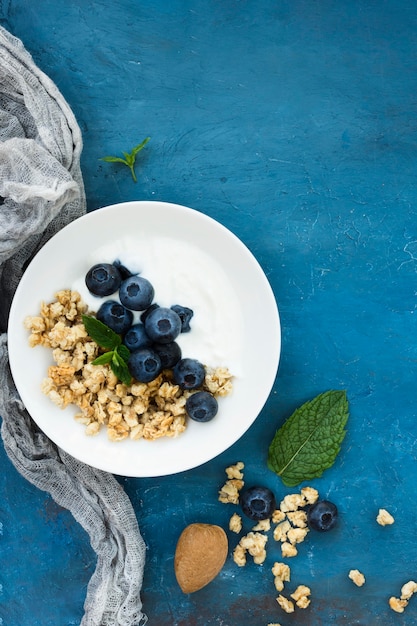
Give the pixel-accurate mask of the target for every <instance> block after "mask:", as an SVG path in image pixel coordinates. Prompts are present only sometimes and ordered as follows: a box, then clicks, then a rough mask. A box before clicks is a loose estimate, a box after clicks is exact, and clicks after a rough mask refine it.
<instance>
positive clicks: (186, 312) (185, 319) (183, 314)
mask: <svg viewBox="0 0 417 626" xmlns="http://www.w3.org/2000/svg"><path fill="white" fill-rule="evenodd" d="M171 309H172V310H173V311H175V313H178V315H179V317H180V320H181V332H182V333H188V332H190V330H191V327H190V320H191V318H192V316H193V315H194V311H193V310H192V309H189V308H188V307H186V306H182V305H181V304H173V305H172V307H171Z"/></svg>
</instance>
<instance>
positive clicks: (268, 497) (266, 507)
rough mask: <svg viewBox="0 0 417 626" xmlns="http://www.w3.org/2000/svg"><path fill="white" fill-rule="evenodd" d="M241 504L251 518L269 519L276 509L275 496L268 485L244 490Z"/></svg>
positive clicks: (240, 500) (244, 511)
mask: <svg viewBox="0 0 417 626" xmlns="http://www.w3.org/2000/svg"><path fill="white" fill-rule="evenodd" d="M239 504H240V506H241V508H242V511H243V513H244V514H245V515H246V516H247V517H249V519H251V520H263V519H267V518H268V517H271V515H272V513H273V512H274V511H275V509H276V501H275V496H274V494H273V493H272V491H271V490H270V489H268V487H249V489H246V490H245V491H242V492H241V494H240V497H239Z"/></svg>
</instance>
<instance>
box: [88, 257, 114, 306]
mask: <svg viewBox="0 0 417 626" xmlns="http://www.w3.org/2000/svg"><path fill="white" fill-rule="evenodd" d="M121 282H122V277H121V275H120V272H119V270H118V269H117V267H115V266H114V265H112V264H111V263H97V264H96V265H93V267H91V268H90V269H89V270H88V272H87V274H86V276H85V284H86V286H87V289H88V291H89V292H90V293H92V294H93V295H94V296H98V297H101V298H102V297H104V296H110V295H111V294H112V293H115V292H116V291H117V290H118V289H119V287H120V283H121Z"/></svg>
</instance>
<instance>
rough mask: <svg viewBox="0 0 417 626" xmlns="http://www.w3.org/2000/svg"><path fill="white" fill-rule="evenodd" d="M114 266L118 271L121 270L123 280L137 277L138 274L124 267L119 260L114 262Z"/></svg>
mask: <svg viewBox="0 0 417 626" xmlns="http://www.w3.org/2000/svg"><path fill="white" fill-rule="evenodd" d="M113 265H114V267H117V269H118V270H119V272H120V276H121V277H122V280H125V279H126V278H129V277H130V276H136V273H135V272H132V271H131V270H130V269H129V268H128V267H126V266H125V265H123V263H122V262H121V261H119V259H116V261H113Z"/></svg>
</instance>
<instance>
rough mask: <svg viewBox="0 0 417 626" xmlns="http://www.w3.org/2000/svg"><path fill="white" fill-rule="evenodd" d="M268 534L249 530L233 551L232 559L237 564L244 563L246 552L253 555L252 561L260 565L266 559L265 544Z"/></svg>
mask: <svg viewBox="0 0 417 626" xmlns="http://www.w3.org/2000/svg"><path fill="white" fill-rule="evenodd" d="M267 541H268V536H267V535H263V534H262V533H259V532H249V533H248V534H247V535H244V536H243V537H242V538H241V539H240V541H239V543H238V545H237V546H236V548H235V550H234V552H233V560H234V561H235V563H236V564H237V565H239V566H241V565H242V564H243V565H246V552H249V554H250V555H251V556H252V557H253V561H254V563H256V564H257V565H260V564H261V563H263V562H264V561H265V559H266V550H265V545H266V543H267Z"/></svg>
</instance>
